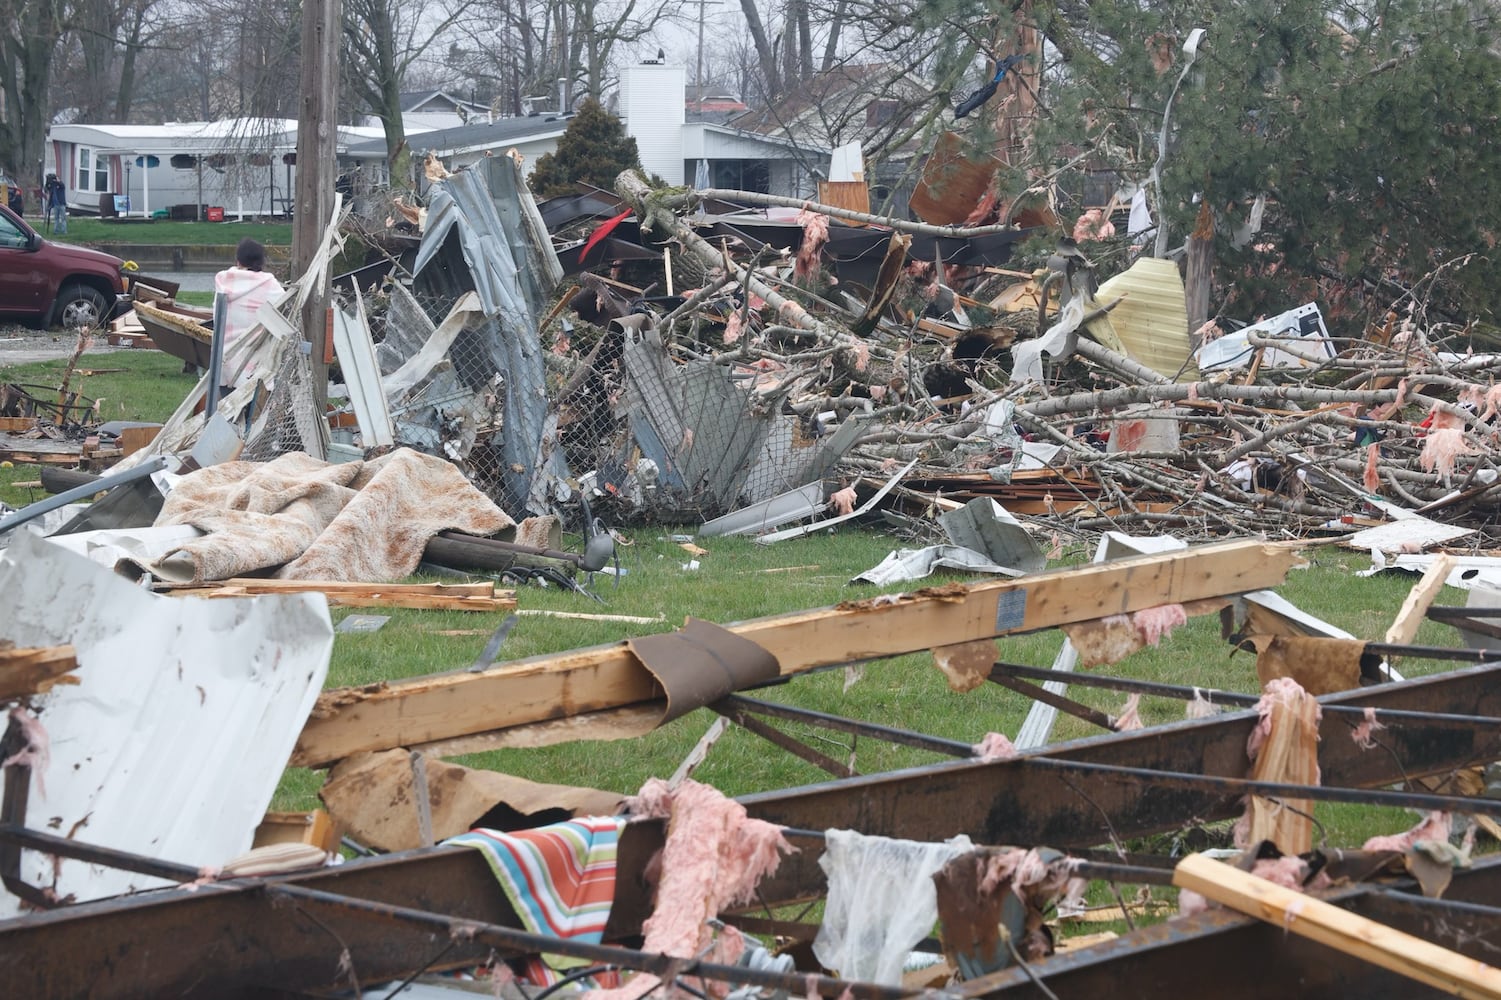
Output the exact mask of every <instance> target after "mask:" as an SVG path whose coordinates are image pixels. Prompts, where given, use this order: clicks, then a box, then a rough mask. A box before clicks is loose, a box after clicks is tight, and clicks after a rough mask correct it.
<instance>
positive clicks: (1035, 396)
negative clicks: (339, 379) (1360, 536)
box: [335, 158, 1501, 551]
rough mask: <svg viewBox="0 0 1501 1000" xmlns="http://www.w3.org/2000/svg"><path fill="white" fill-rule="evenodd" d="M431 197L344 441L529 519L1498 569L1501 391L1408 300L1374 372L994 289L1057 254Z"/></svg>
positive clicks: (378, 326)
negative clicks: (889, 531)
mask: <svg viewBox="0 0 1501 1000" xmlns="http://www.w3.org/2000/svg"><path fill="white" fill-rule="evenodd" d="M432 176H433V179H434V182H435V183H434V184H433V187H432V189H431V194H430V198H429V205H428V207H427V209H426V214H425V217H423V218H422V219H421V222H422V224H423V227H424V228H423V233H422V238H421V243H420V248H419V249H418V250H417V251H416V254H415V258H414V259H410V258H409V259H410V274H409V275H406V274H404V273H403V270H402V269H401V268H400V267H397V268H394V269H392V270H391V271H390V275H389V276H388V277H387V278H386V279H385V280H384V281H383V282H382V283H379V284H375V285H371V286H370V287H369V288H368V289H367V290H365V291H363V292H362V291H361V290H360V289H359V288H358V287H357V285H350V289H351V292H350V294H349V295H348V296H347V297H346V304H345V306H344V308H343V309H342V310H341V311H340V312H339V313H336V316H335V324H336V333H338V331H339V330H345V331H346V332H345V333H344V334H342V336H343V340H341V341H340V345H341V346H340V353H339V357H340V360H341V362H342V368H343V373H344V377H345V380H346V383H347V384H348V385H349V388H350V393H349V395H350V396H351V398H352V400H353V406H352V408H353V410H354V412H355V414H357V416H358V421H357V423H358V436H357V437H355V438H351V440H355V441H357V442H358V443H359V445H360V446H362V447H363V448H365V449H367V450H368V449H369V448H372V447H381V446H385V445H391V444H395V445H406V446H410V447H413V448H417V449H419V450H423V451H426V452H428V453H431V454H435V455H440V456H442V457H445V458H447V459H448V460H450V461H452V462H454V463H456V464H457V465H458V466H459V467H460V468H461V469H463V470H464V471H465V474H466V475H467V476H468V478H470V480H471V481H473V482H474V483H476V485H478V486H479V487H480V488H481V489H483V490H484V491H485V492H487V493H488V494H490V495H491V496H493V497H495V498H496V499H497V501H498V502H499V503H500V504H501V506H502V507H504V508H505V509H506V510H507V511H510V512H513V513H516V514H517V516H524V515H525V514H550V513H556V512H559V511H560V510H563V509H565V508H567V509H571V508H570V505H571V504H573V503H574V502H575V501H576V499H577V498H578V497H580V496H582V497H583V498H584V499H585V500H586V501H592V502H593V503H594V504H595V507H596V509H599V510H603V511H605V512H607V514H608V519H610V520H613V521H615V522H617V523H619V522H628V521H630V520H633V519H653V520H658V521H679V522H710V523H709V525H707V526H706V531H707V532H709V533H713V532H716V531H742V532H755V533H760V534H762V535H763V536H764V535H765V534H766V533H767V532H772V531H773V529H775V528H777V527H778V526H780V525H783V524H786V523H789V522H791V521H794V520H799V519H807V518H810V517H816V516H818V515H827V516H849V515H851V514H854V513H857V512H860V511H865V510H867V508H869V509H873V508H874V507H876V506H879V507H881V508H883V509H884V510H886V511H887V516H888V517H889V518H891V519H892V520H893V521H895V522H896V523H898V524H905V525H906V526H908V527H914V526H915V522H914V521H913V518H914V517H916V518H918V519H923V517H924V515H926V514H929V513H932V512H934V511H937V512H943V511H952V510H956V509H958V508H959V507H961V506H963V505H964V504H965V503H966V502H968V501H970V500H973V499H976V498H990V499H993V500H996V501H998V502H999V503H1000V504H1002V505H1003V506H1004V507H1005V509H1006V510H1008V511H1010V512H1011V513H1013V514H1016V515H1018V516H1022V517H1030V518H1039V519H1045V521H1046V529H1047V530H1051V531H1054V532H1058V533H1059V537H1066V536H1070V535H1073V534H1088V533H1092V532H1098V531H1101V530H1109V529H1118V530H1143V529H1152V530H1171V531H1172V532H1174V533H1175V534H1176V535H1178V536H1179V537H1185V538H1196V537H1197V538H1204V537H1212V536H1223V535H1226V534H1245V533H1253V532H1263V533H1267V534H1270V535H1277V536H1297V537H1304V536H1307V535H1310V534H1315V533H1331V534H1332V533H1350V532H1352V531H1354V530H1356V529H1359V528H1370V527H1374V526H1376V525H1382V524H1384V523H1385V522H1393V521H1401V522H1404V523H1403V525H1402V526H1401V528H1400V529H1396V528H1395V527H1394V526H1392V525H1387V527H1386V528H1384V529H1383V533H1382V534H1381V535H1380V536H1379V537H1375V538H1373V539H1370V540H1369V544H1366V542H1365V541H1362V543H1361V544H1362V547H1367V548H1372V549H1384V550H1387V551H1390V550H1403V549H1406V550H1409V551H1410V550H1412V549H1415V548H1422V547H1424V546H1428V545H1432V544H1436V543H1438V542H1446V541H1451V540H1453V539H1455V538H1459V537H1463V536H1469V535H1474V536H1475V538H1476V540H1477V543H1478V544H1484V543H1485V542H1486V541H1488V539H1489V534H1488V533H1489V532H1490V531H1491V529H1490V528H1489V527H1488V525H1489V524H1490V522H1492V521H1493V520H1494V518H1493V517H1492V516H1491V513H1492V511H1493V510H1494V506H1495V505H1494V502H1493V498H1494V493H1493V491H1494V490H1496V489H1501V482H1498V478H1497V470H1496V467H1495V464H1494V461H1493V458H1492V456H1493V455H1494V452H1495V434H1496V423H1495V418H1496V416H1497V406H1498V401H1501V390H1498V389H1497V388H1496V387H1495V386H1494V385H1493V384H1492V382H1491V379H1490V376H1489V375H1488V374H1487V372H1488V370H1489V369H1490V368H1491V367H1492V366H1493V363H1494V360H1495V359H1494V357H1492V356H1490V355H1481V354H1475V353H1473V352H1472V351H1464V352H1458V351H1455V350H1449V349H1445V347H1446V345H1445V343H1443V342H1437V339H1436V338H1435V340H1433V341H1431V340H1430V337H1429V332H1430V331H1429V330H1428V329H1427V328H1426V327H1425V325H1424V324H1423V322H1422V321H1421V317H1422V310H1421V309H1419V308H1417V306H1416V303H1415V302H1414V301H1413V300H1410V299H1409V300H1406V301H1405V302H1403V303H1399V304H1398V305H1397V306H1394V307H1393V309H1392V310H1391V311H1389V312H1388V313H1387V315H1386V318H1385V319H1384V320H1383V321H1382V323H1381V324H1380V325H1379V327H1377V328H1375V329H1371V330H1368V331H1367V332H1366V335H1365V337H1364V338H1362V339H1356V340H1349V339H1336V338H1334V337H1331V335H1330V334H1329V331H1328V329H1327V327H1326V325H1325V321H1324V317H1323V316H1322V314H1321V313H1320V310H1319V307H1318V306H1317V304H1314V303H1308V304H1305V305H1302V306H1299V307H1296V308H1292V309H1289V310H1288V311H1286V312H1285V313H1283V314H1281V315H1278V316H1274V317H1271V318H1268V319H1263V320H1261V321H1259V322H1255V323H1253V324H1251V325H1248V326H1243V327H1240V328H1238V329H1236V328H1232V327H1233V324H1231V323H1230V322H1229V321H1226V320H1220V321H1217V322H1216V321H1208V322H1202V323H1197V324H1195V325H1194V327H1193V328H1190V323H1189V319H1188V310H1187V307H1186V294H1187V293H1186V292H1185V288H1184V283H1183V280H1182V279H1181V278H1180V276H1179V268H1178V265H1177V264H1176V263H1175V262H1173V261H1171V260H1165V259H1159V258H1155V257H1151V256H1145V255H1143V256H1136V257H1135V258H1134V259H1130V258H1129V257H1128V259H1127V260H1125V261H1120V262H1117V264H1118V269H1117V273H1115V274H1113V275H1111V276H1109V277H1107V278H1103V280H1102V276H1101V275H1100V274H1098V273H1097V268H1096V267H1095V266H1094V264H1092V262H1091V260H1090V259H1089V256H1088V255H1087V253H1086V252H1085V250H1086V249H1087V248H1089V247H1090V246H1091V245H1092V244H1090V243H1087V242H1085V243H1076V242H1074V241H1073V240H1072V239H1063V240H1061V241H1058V242H1057V245H1056V249H1055V250H1052V251H1051V252H1050V253H1048V255H1047V256H1046V258H1045V264H1044V266H1041V267H1038V268H1036V269H1035V270H1015V269H1011V268H1007V267H1005V266H1004V265H1006V264H1007V263H1008V262H1009V261H1010V259H1011V258H1012V257H1013V256H1014V255H1018V254H1019V253H1020V252H1021V250H1022V248H1024V247H1027V246H1032V245H1035V238H1036V237H1039V236H1046V235H1047V234H1046V233H1045V232H1043V230H1041V229H1038V228H1031V229H1028V228H1018V227H1016V226H988V227H983V228H968V229H966V228H959V227H955V226H934V225H929V224H925V223H906V222H901V221H896V220H891V219H881V218H877V217H875V216H871V215H868V214H864V213H861V212H858V211H853V210H849V209H844V208H839V207H835V206H832V205H818V204H812V203H806V202H791V201H788V200H786V199H778V198H774V197H770V196H764V195H754V194H749V193H745V192H728V191H698V192H694V191H688V190H685V189H672V190H660V189H658V190H654V189H652V188H650V187H648V186H647V185H646V184H645V183H644V182H643V181H642V180H641V179H640V178H639V176H637V175H635V174H633V173H626V174H623V175H621V177H620V178H619V181H618V191H617V192H615V193H613V194H612V193H606V192H602V191H597V190H595V191H591V192H587V193H585V194H583V195H580V196H577V197H572V198H562V199H554V200H553V201H550V202H546V203H544V204H542V205H540V206H536V205H534V204H533V202H532V200H531V198H530V196H529V194H528V192H527V190H526V188H525V185H524V183H523V182H521V181H520V179H519V167H518V165H517V164H516V163H515V162H514V161H512V160H510V159H508V158H492V159H488V160H485V161H483V162H482V163H481V164H479V165H476V166H474V167H470V168H468V169H466V170H463V171H461V172H459V173H457V174H453V175H448V174H446V172H444V171H442V170H441V168H435V169H434V172H433V173H432ZM1086 235H1087V234H1086ZM1029 239H1031V240H1034V243H1033V244H1027V243H1026V242H1025V241H1027V240H1029ZM341 316H342V319H341ZM367 331H368V333H367ZM346 342H348V343H347V345H346ZM361 343H370V344H375V345H377V346H373V347H372V348H371V351H372V352H373V361H369V362H368V363H366V364H363V365H360V364H354V363H352V362H351V360H350V357H351V356H352V355H353V354H357V353H359V351H360V350H361V348H360V345H361ZM362 401H363V402H362ZM726 516H728V520H727V521H726V520H722V519H724V518H725V517H726ZM1435 522H1438V523H1435ZM773 537H777V536H775V535H773Z"/></svg>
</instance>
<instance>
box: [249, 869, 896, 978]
mask: <svg viewBox="0 0 1501 1000" xmlns="http://www.w3.org/2000/svg"><path fill="white" fill-rule="evenodd" d="M265 891H266V893H267V895H270V896H272V897H279V898H281V899H283V900H285V901H287V902H290V903H300V904H308V905H313V906H322V907H327V908H329V909H332V910H342V911H344V912H346V913H352V914H357V915H361V916H368V917H374V918H377V919H380V920H387V921H392V922H400V923H408V924H415V925H416V926H418V927H424V928H427V929H429V930H432V931H434V932H436V933H438V934H440V935H442V936H443V937H445V938H447V937H450V936H457V935H462V936H463V937H464V938H466V939H468V940H473V941H479V942H482V943H485V944H489V945H491V946H493V947H495V948H497V950H504V951H507V952H513V953H516V954H528V955H530V954H539V953H543V952H546V953H548V954H553V955H565V956H567V957H569V958H580V959H583V960H585V961H587V962H595V963H600V964H608V965H614V966H617V967H619V968H626V969H638V970H640V971H642V972H649V973H652V974H653V975H656V976H661V977H665V978H670V979H676V978H678V977H679V976H697V977H700V978H703V979H713V980H717V981H720V982H727V983H738V984H744V985H749V986H760V987H770V988H772V989H778V990H787V991H789V992H794V993H796V994H797V995H798V996H803V995H805V994H807V993H810V992H817V993H818V994H820V995H822V996H828V997H837V996H839V995H841V994H842V993H844V992H845V991H846V990H848V991H849V992H850V995H851V996H852V997H854V998H856V1000H903V998H906V997H912V996H916V995H917V992H915V991H912V990H903V989H900V988H897V987H891V986H882V985H880V984H878V983H857V982H848V981H846V980H843V979H834V978H831V977H829V976H813V975H805V974H803V973H800V972H792V973H786V972H771V971H765V970H761V969H751V968H747V967H745V966H740V965H721V964H719V963H716V962H702V961H697V960H695V959H691V958H674V957H673V956H671V955H663V954H658V953H654V952H646V951H636V950H634V949H631V948H618V947H614V946H611V945H604V944H587V943H585V942H583V941H578V940H575V939H570V938H556V937H548V936H546V935H542V934H530V933H527V932H526V931H518V930H515V929H514V928H511V927H503V926H501V925H499V924H489V923H482V922H478V921H474V922H471V921H468V920H462V919H459V918H457V917H453V916H449V915H446V914H442V913H433V912H431V911H428V910H418V909H414V908H412V907H410V906H396V905H393V904H390V903H378V902H374V901H371V900H364V899H354V898H351V897H349V896H341V895H339V894H337V893H333V892H324V891H322V890H319V889H309V888H307V887H305V886H300V885H290V884H287V883H278V884H274V885H267V886H266V889H265Z"/></svg>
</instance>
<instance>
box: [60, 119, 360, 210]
mask: <svg viewBox="0 0 1501 1000" xmlns="http://www.w3.org/2000/svg"><path fill="white" fill-rule="evenodd" d="M382 134H383V133H382V132H381V130H380V129H379V128H372V127H368V126H340V127H339V130H338V138H337V147H336V148H337V150H338V157H339V161H340V168H341V172H343V171H348V170H352V169H353V168H354V167H356V166H359V165H361V159H360V157H357V156H352V155H350V153H349V148H350V146H351V145H357V144H361V143H364V142H366V141H367V140H369V139H371V138H376V137H379V136H381V135H382ZM47 138H48V142H47V170H48V171H49V172H53V173H56V174H57V175H58V176H59V177H60V178H61V179H62V181H63V183H64V184H65V185H67V189H68V208H69V209H70V210H71V211H73V212H79V213H86V214H104V215H112V214H119V215H133V216H140V217H143V218H149V217H150V216H151V215H152V214H153V213H154V212H158V211H163V210H165V211H171V210H173V208H174V207H175V206H181V208H180V209H179V211H180V212H181V213H182V214H183V215H184V217H186V218H194V217H196V212H195V211H194V209H195V207H196V206H199V205H202V206H207V207H212V208H217V209H220V210H221V211H222V212H223V215H224V217H225V218H234V217H237V216H241V215H285V214H288V213H289V212H290V209H291V204H292V199H293V190H294V185H295V183H296V176H297V122H296V120H295V119H290V118H286V119H283V118H238V119H227V120H225V121H217V122H169V123H167V124H165V125H86V124H69V125H54V126H52V128H51V129H49V130H48V135H47ZM380 158H381V159H383V158H384V150H382V152H381V153H380Z"/></svg>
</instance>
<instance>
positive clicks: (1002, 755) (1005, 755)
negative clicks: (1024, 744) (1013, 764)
mask: <svg viewBox="0 0 1501 1000" xmlns="http://www.w3.org/2000/svg"><path fill="white" fill-rule="evenodd" d="M975 756H976V757H978V758H980V759H981V760H987V761H989V760H1010V759H1011V758H1013V757H1015V756H1016V746H1015V745H1014V744H1013V743H1012V742H1011V741H1010V740H1009V739H1007V738H1006V734H1005V733H986V734H985V738H984V739H983V740H981V741H980V742H978V743H976V744H975Z"/></svg>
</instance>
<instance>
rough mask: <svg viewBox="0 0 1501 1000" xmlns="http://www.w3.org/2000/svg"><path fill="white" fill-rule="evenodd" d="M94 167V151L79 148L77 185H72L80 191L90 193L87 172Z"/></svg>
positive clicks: (90, 188)
mask: <svg viewBox="0 0 1501 1000" xmlns="http://www.w3.org/2000/svg"><path fill="white" fill-rule="evenodd" d="M93 166H94V151H93V150H92V149H88V148H85V147H82V146H80V147H79V149H78V183H77V184H76V185H74V186H75V187H77V188H78V190H80V191H92V190H93V188H92V187H90V186H89V171H90V170H92V169H93Z"/></svg>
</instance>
